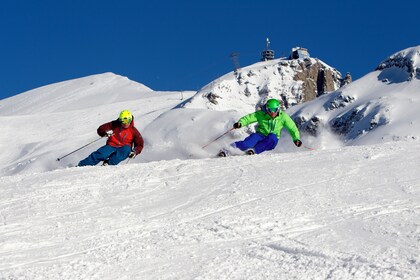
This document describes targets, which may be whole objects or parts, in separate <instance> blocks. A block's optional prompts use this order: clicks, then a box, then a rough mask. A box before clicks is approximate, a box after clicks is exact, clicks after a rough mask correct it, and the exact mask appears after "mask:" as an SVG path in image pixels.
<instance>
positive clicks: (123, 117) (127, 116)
mask: <svg viewBox="0 0 420 280" xmlns="http://www.w3.org/2000/svg"><path fill="white" fill-rule="evenodd" d="M118 119H119V121H120V122H121V123H122V124H130V123H131V121H132V120H133V115H132V114H131V113H130V111H128V110H124V111H121V113H120V116H119V117H118Z"/></svg>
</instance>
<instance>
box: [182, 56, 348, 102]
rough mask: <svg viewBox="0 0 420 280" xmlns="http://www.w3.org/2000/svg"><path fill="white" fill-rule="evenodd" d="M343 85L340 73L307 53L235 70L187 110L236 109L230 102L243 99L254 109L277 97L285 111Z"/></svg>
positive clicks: (206, 89) (205, 89) (202, 92)
mask: <svg viewBox="0 0 420 280" xmlns="http://www.w3.org/2000/svg"><path fill="white" fill-rule="evenodd" d="M342 84H343V79H342V76H341V73H340V72H339V71H337V70H336V69H335V68H332V67H330V66H328V65H327V64H325V63H324V62H322V61H321V60H319V59H316V58H311V57H309V54H307V55H306V56H304V57H298V58H293V59H286V58H281V59H275V60H270V61H264V62H258V63H255V64H253V65H250V66H248V67H244V68H239V69H236V71H234V72H231V73H229V74H226V75H225V76H222V77H220V78H219V79H217V80H214V81H212V82H211V83H209V84H208V85H206V86H205V87H203V88H202V89H201V90H200V91H198V92H197V94H196V95H195V96H194V97H193V98H192V99H191V100H189V101H188V102H186V103H185V105H184V107H189V108H201V107H205V108H207V109H214V110H230V109H232V110H236V109H237V108H235V107H232V105H231V104H232V102H231V100H241V102H242V103H243V104H246V107H248V109H247V110H252V109H254V108H259V106H260V105H261V104H263V103H264V102H265V100H266V99H267V98H277V99H279V100H281V101H282V106H283V109H288V108H290V107H291V106H294V105H297V104H301V103H303V102H307V101H310V100H313V99H315V98H317V97H319V96H321V95H323V94H325V93H328V92H332V91H335V90H337V89H338V88H340V86H341V85H342ZM203 98H204V102H203Z"/></svg>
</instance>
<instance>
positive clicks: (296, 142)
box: [294, 139, 302, 147]
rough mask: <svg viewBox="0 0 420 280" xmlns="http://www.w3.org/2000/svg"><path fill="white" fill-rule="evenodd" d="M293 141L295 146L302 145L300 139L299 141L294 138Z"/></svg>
mask: <svg viewBox="0 0 420 280" xmlns="http://www.w3.org/2000/svg"><path fill="white" fill-rule="evenodd" d="M294 143H295V145H296V146H297V147H300V146H302V141H300V140H299V139H298V140H296V141H295V142H294Z"/></svg>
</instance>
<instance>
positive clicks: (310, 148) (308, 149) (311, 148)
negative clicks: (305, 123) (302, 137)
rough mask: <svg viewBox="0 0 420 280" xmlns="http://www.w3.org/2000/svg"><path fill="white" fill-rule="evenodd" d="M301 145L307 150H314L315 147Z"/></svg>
mask: <svg viewBox="0 0 420 280" xmlns="http://www.w3.org/2000/svg"><path fill="white" fill-rule="evenodd" d="M302 147H304V148H305V149H308V150H310V151H315V150H316V149H314V148H309V147H306V146H305V145H302Z"/></svg>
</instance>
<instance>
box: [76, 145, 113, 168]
mask: <svg viewBox="0 0 420 280" xmlns="http://www.w3.org/2000/svg"><path fill="white" fill-rule="evenodd" d="M115 149H116V148H114V147H112V146H109V145H105V146H103V147H100V148H99V149H98V150H96V151H94V152H93V153H91V154H90V155H89V156H88V157H87V158H85V159H84V160H82V161H80V162H79V164H78V166H86V165H97V164H98V162H100V161H103V160H105V159H106V158H108V157H109V155H110V154H112V153H113V152H114V151H115Z"/></svg>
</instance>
